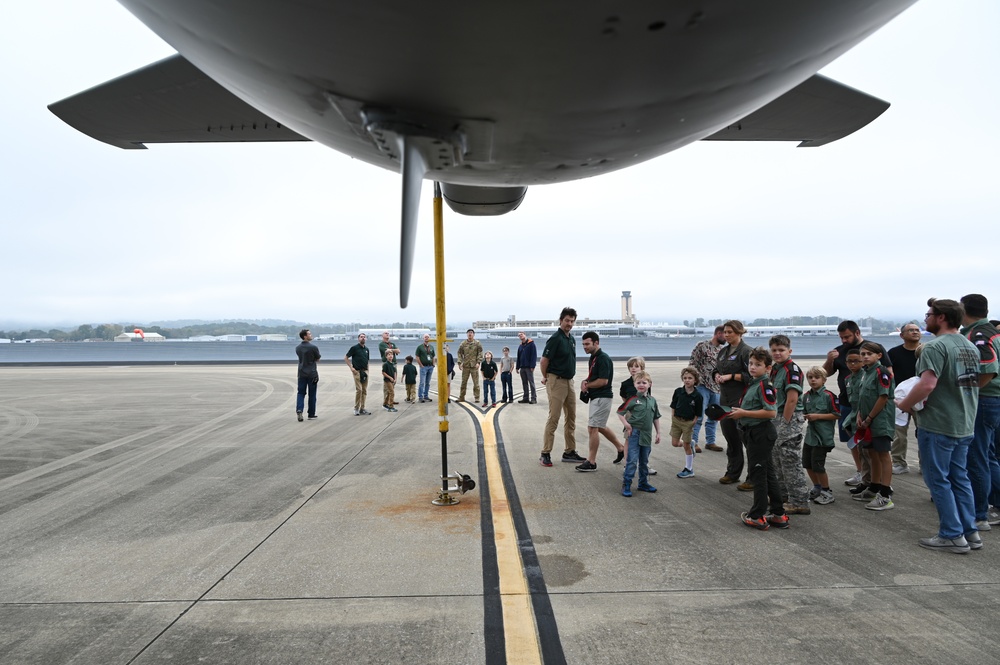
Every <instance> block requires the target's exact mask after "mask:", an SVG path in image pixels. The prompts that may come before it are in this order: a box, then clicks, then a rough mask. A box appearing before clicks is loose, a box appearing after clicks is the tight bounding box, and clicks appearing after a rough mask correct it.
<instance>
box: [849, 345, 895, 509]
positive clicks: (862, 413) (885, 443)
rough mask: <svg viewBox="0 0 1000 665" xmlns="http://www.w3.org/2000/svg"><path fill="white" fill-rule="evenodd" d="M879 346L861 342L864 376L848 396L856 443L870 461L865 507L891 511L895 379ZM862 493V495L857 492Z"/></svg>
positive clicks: (892, 505)
mask: <svg viewBox="0 0 1000 665" xmlns="http://www.w3.org/2000/svg"><path fill="white" fill-rule="evenodd" d="M881 360H882V345H881V344H878V343H876V342H869V341H866V342H863V343H862V344H861V362H862V364H863V365H864V368H865V369H864V378H863V379H862V380H861V386H860V388H859V389H858V391H857V399H856V400H855V399H854V397H853V396H852V397H851V404H853V405H854V408H855V413H854V421H855V428H856V434H855V438H856V439H858V441H859V445H860V446H861V448H862V450H865V451H867V452H868V456H869V460H870V462H871V469H872V470H871V477H872V482H871V485H870V486H869V487H868V491H870V492H872V493H873V494H874V496H873V497H872V499H871V501H869V502H868V503H867V504H866V505H865V508H867V509H868V510H891V509H892V508H895V507H896V506H895V504H894V503H893V502H892V498H891V496H892V488H891V486H890V485H891V483H892V457H891V455H890V451H891V450H892V437H893V435H894V434H895V433H896V422H895V420H896V410H895V407H890V408H887V407H888V406H889V405H890V404H894V402H893V401H891V400H893V399H894V395H893V394H894V393H895V391H896V382H895V381H893V379H892V374H890V373H889V371H888V370H887V369H886V368H885V367H883V366H882V363H881V362H880V361H881ZM859 496H862V495H859Z"/></svg>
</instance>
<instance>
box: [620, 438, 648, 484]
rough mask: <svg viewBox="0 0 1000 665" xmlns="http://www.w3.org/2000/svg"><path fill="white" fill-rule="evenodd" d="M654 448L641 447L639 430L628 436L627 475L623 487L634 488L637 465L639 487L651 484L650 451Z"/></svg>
mask: <svg viewBox="0 0 1000 665" xmlns="http://www.w3.org/2000/svg"><path fill="white" fill-rule="evenodd" d="M650 448H652V446H640V445H639V430H637V429H635V428H634V427H633V428H632V433H631V434H629V436H628V455H627V456H626V457H625V473H624V475H623V476H622V487H632V478H633V477H635V467H636V464H638V465H639V487H644V486H646V485H648V484H649V450H650Z"/></svg>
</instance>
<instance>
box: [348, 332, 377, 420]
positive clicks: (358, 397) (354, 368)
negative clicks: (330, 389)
mask: <svg viewBox="0 0 1000 665" xmlns="http://www.w3.org/2000/svg"><path fill="white" fill-rule="evenodd" d="M367 339H368V337H367V335H365V334H364V333H361V334H360V335H358V343H357V344H355V345H354V346H352V347H351V348H350V349H348V350H347V355H346V356H344V362H345V363H347V366H348V368H350V370H351V374H352V375H354V415H356V416H370V415H371V412H370V411H365V399H366V398H367V397H368V361H369V359H370V358H369V352H368V347H367V346H365V341H366V340H367Z"/></svg>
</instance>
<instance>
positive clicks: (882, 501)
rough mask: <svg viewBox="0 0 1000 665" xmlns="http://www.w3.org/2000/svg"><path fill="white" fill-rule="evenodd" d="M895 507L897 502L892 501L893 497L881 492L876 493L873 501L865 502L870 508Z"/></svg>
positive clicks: (885, 508)
mask: <svg viewBox="0 0 1000 665" xmlns="http://www.w3.org/2000/svg"><path fill="white" fill-rule="evenodd" d="M895 507H896V504H894V503H893V502H892V499H890V498H889V497H887V496H882V495H881V494H876V495H875V498H874V499H872V500H871V502H869V503H866V504H865V508H867V509H868V510H892V509H893V508H895Z"/></svg>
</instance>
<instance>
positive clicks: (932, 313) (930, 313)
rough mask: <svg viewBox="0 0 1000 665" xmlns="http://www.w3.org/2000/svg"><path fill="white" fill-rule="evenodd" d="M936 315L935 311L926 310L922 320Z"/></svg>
mask: <svg viewBox="0 0 1000 665" xmlns="http://www.w3.org/2000/svg"><path fill="white" fill-rule="evenodd" d="M937 315H938V313H937V312H927V313H926V314H924V320H927V319H929V318H931V317H932V316H937Z"/></svg>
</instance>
